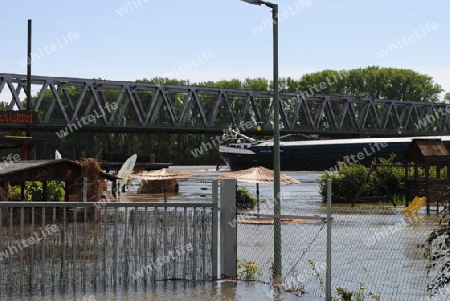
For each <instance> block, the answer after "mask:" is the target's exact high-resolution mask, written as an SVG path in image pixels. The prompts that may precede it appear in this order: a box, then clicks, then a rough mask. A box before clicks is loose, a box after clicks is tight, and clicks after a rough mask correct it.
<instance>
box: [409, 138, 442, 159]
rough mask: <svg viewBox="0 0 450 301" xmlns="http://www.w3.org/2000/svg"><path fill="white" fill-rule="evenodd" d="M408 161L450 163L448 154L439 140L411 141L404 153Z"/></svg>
mask: <svg viewBox="0 0 450 301" xmlns="http://www.w3.org/2000/svg"><path fill="white" fill-rule="evenodd" d="M405 158H406V159H407V160H409V161H450V152H449V151H448V150H447V148H446V147H445V145H444V144H443V143H442V141H441V139H438V138H437V139H413V140H412V142H411V143H410V144H409V146H408V148H407V150H406V151H405Z"/></svg>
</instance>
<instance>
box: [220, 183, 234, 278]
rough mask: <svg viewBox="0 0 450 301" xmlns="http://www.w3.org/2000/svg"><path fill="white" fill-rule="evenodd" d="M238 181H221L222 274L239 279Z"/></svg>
mask: <svg viewBox="0 0 450 301" xmlns="http://www.w3.org/2000/svg"><path fill="white" fill-rule="evenodd" d="M236 230H237V220H236V179H223V180H220V273H221V276H223V277H226V278H227V277H230V278H236V277H237V235H236V233H237V232H236Z"/></svg>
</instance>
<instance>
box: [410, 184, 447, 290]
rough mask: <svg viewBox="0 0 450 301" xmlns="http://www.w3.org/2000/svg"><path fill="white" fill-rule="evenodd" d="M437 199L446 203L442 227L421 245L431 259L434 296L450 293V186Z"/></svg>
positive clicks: (428, 267) (430, 268)
mask: <svg viewBox="0 0 450 301" xmlns="http://www.w3.org/2000/svg"><path fill="white" fill-rule="evenodd" d="M437 201H438V202H439V203H441V204H443V205H444V209H443V211H442V216H441V220H440V228H439V229H437V230H434V231H433V232H431V233H430V234H429V235H428V237H427V240H426V243H425V244H423V245H419V246H418V247H422V248H424V249H425V253H424V255H425V257H426V258H428V259H429V260H430V263H429V265H428V266H427V269H428V274H429V276H430V279H431V280H430V283H429V284H428V291H429V292H430V294H431V295H432V296H439V295H445V296H448V295H449V294H450V187H449V186H447V187H445V188H443V189H442V190H441V191H440V193H439V194H438V196H437Z"/></svg>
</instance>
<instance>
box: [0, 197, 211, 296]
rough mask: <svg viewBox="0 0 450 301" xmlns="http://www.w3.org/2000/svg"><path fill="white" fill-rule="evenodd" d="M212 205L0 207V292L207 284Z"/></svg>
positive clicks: (23, 204) (44, 204)
mask: <svg viewBox="0 0 450 301" xmlns="http://www.w3.org/2000/svg"><path fill="white" fill-rule="evenodd" d="M214 206H217V205H213V204H212V203H138V202H133V203H63V202H61V203H48V202H42V203H38V202H20V203H16V202H5V203H0V221H1V223H2V231H0V292H2V294H9V295H11V294H20V295H26V294H28V293H30V292H32V291H36V290H52V291H53V290H55V289H56V290H59V289H64V290H66V291H67V290H74V291H75V290H77V289H79V288H80V287H81V288H86V287H94V288H105V289H106V288H108V287H114V286H117V285H123V286H125V287H126V286H127V285H131V284H133V285H142V284H146V283H148V282H151V281H155V280H163V279H189V280H207V279H211V278H212V277H213V275H214V273H215V275H217V270H215V269H216V268H217V262H213V261H214V260H217V257H216V256H214V254H217V249H214V248H217V244H216V243H213V237H217V234H213V231H216V232H217V226H216V224H214V220H217V211H218V210H217V207H214Z"/></svg>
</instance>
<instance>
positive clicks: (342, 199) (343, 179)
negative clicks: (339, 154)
mask: <svg viewBox="0 0 450 301" xmlns="http://www.w3.org/2000/svg"><path fill="white" fill-rule="evenodd" d="M394 160H395V156H394V155H392V156H391V157H390V158H388V159H382V158H381V159H379V162H378V163H380V164H393V163H394ZM344 162H349V160H348V159H344ZM372 163H376V160H374V161H373V162H372ZM339 165H340V166H341V168H340V169H339V170H338V171H336V172H329V171H327V172H326V173H325V174H324V175H322V176H321V177H320V178H319V179H318V180H319V186H320V195H321V196H322V199H323V200H324V201H326V196H327V180H328V179H331V181H332V196H333V201H334V202H336V203H348V202H352V201H353V200H354V198H355V195H356V194H357V193H358V191H359V190H360V189H361V188H362V193H361V196H365V197H372V196H382V195H386V193H387V192H386V188H387V189H388V191H389V193H390V194H391V195H395V196H396V199H397V200H398V199H399V195H402V194H403V193H404V192H403V191H404V190H403V188H404V168H403V166H402V165H398V166H395V167H377V170H378V173H377V172H372V173H371V175H370V176H369V178H368V180H367V181H366V183H364V179H366V177H367V175H368V174H369V171H370V168H368V167H365V166H364V165H361V164H341V163H339ZM385 186H386V188H385ZM400 199H401V198H400ZM391 201H392V200H391Z"/></svg>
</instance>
